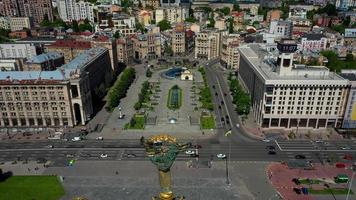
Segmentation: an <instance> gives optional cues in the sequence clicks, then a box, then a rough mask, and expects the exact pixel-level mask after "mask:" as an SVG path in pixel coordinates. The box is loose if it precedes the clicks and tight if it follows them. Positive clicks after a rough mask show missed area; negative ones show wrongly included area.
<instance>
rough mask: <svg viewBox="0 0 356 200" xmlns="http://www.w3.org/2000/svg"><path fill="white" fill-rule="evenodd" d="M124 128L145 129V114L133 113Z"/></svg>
mask: <svg viewBox="0 0 356 200" xmlns="http://www.w3.org/2000/svg"><path fill="white" fill-rule="evenodd" d="M125 129H145V116H144V115H135V116H134V117H133V119H131V121H130V122H129V123H127V124H125Z"/></svg>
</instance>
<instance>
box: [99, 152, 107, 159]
mask: <svg viewBox="0 0 356 200" xmlns="http://www.w3.org/2000/svg"><path fill="white" fill-rule="evenodd" d="M107 157H108V154H103V153H102V154H100V158H107Z"/></svg>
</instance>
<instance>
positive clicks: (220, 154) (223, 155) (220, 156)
mask: <svg viewBox="0 0 356 200" xmlns="http://www.w3.org/2000/svg"><path fill="white" fill-rule="evenodd" d="M216 157H218V158H221V159H224V158H226V155H225V154H222V153H219V154H218V155H216Z"/></svg>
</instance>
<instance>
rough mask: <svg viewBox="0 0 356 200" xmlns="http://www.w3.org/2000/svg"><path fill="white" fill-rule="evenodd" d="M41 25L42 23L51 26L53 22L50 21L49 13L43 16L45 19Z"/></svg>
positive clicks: (43, 25) (44, 25)
mask: <svg viewBox="0 0 356 200" xmlns="http://www.w3.org/2000/svg"><path fill="white" fill-rule="evenodd" d="M40 25H41V26H42V27H48V26H51V22H50V21H49V18H48V15H47V14H45V15H44V16H43V20H42V22H41V24H40Z"/></svg>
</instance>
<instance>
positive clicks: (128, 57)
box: [116, 38, 133, 64]
mask: <svg viewBox="0 0 356 200" xmlns="http://www.w3.org/2000/svg"><path fill="white" fill-rule="evenodd" d="M116 48H117V60H118V62H121V63H125V64H130V63H131V62H132V61H133V42H132V40H131V39H129V38H120V39H118V40H117V41H116Z"/></svg>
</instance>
